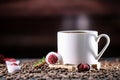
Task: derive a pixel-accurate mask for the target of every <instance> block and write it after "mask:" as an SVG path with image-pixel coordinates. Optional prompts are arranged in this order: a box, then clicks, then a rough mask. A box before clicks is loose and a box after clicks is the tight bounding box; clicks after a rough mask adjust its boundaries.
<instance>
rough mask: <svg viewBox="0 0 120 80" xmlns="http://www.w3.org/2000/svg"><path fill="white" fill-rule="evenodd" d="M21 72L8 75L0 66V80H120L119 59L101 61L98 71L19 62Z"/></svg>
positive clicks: (2, 66)
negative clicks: (69, 69)
mask: <svg viewBox="0 0 120 80" xmlns="http://www.w3.org/2000/svg"><path fill="white" fill-rule="evenodd" d="M20 61H21V64H20V65H21V70H20V71H16V72H14V73H8V71H7V68H6V65H5V64H0V80H41V79H42V80H43V79H44V80H80V79H83V80H84V79H89V80H98V79H101V80H103V79H105V80H106V79H107V80H113V79H114V80H120V59H119V58H117V59H101V60H100V62H101V69H100V70H89V71H83V72H78V71H68V70H67V69H66V68H57V69H56V68H52V69H51V68H49V66H48V64H46V63H45V64H44V65H42V66H41V67H39V68H34V67H33V64H35V63H36V62H37V61H39V59H30V60H26V59H24V60H20Z"/></svg>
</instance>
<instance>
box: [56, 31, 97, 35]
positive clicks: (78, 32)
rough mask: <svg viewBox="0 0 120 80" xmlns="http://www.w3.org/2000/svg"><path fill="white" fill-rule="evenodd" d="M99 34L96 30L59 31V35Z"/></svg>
mask: <svg viewBox="0 0 120 80" xmlns="http://www.w3.org/2000/svg"><path fill="white" fill-rule="evenodd" d="M82 32H83V33H98V31H95V30H63V31H58V33H77V34H80V33H82Z"/></svg>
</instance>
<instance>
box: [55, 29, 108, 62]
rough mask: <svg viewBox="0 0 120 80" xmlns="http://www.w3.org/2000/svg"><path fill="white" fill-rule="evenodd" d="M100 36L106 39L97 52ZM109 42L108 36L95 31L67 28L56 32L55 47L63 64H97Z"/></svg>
mask: <svg viewBox="0 0 120 80" xmlns="http://www.w3.org/2000/svg"><path fill="white" fill-rule="evenodd" d="M101 37H105V38H106V40H107V41H106V44H105V46H104V47H103V49H102V50H101V51H100V52H99V54H98V42H99V40H100V38H101ZM109 43H110V38H109V36H108V35H106V34H100V35H98V32H97V31H90V30H68V31H59V32H58V33H57V48H58V53H59V54H60V55H61V56H62V59H63V64H80V63H87V64H97V63H98V60H99V59H100V57H101V56H102V54H103V53H104V51H105V50H106V48H107V47H108V45H109Z"/></svg>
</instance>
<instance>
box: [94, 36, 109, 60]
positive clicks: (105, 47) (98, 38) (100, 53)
mask: <svg viewBox="0 0 120 80" xmlns="http://www.w3.org/2000/svg"><path fill="white" fill-rule="evenodd" d="M102 37H105V38H106V40H107V42H106V44H105V46H104V47H103V49H102V50H101V51H100V52H99V54H98V56H97V58H96V59H97V60H99V59H100V57H101V56H102V55H103V53H104V52H105V50H106V49H107V47H108V45H109V44H110V38H109V36H108V35H106V34H100V35H99V36H98V37H97V43H98V42H99V40H100V39H101V38H102Z"/></svg>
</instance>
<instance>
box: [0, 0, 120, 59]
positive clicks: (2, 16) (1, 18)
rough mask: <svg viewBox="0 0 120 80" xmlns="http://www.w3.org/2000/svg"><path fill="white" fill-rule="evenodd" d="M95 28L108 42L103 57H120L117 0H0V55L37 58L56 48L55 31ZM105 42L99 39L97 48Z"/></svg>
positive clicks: (118, 3) (119, 27)
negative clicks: (107, 36)
mask: <svg viewBox="0 0 120 80" xmlns="http://www.w3.org/2000/svg"><path fill="white" fill-rule="evenodd" d="M78 29H79V30H97V31H98V32H99V34H102V33H105V34H108V35H109V36H110V38H111V43H110V46H109V47H108V49H107V50H106V52H105V53H104V54H103V56H102V57H120V49H119V48H120V38H119V37H120V2H119V1H118V0H0V54H4V55H5V56H7V57H16V58H39V57H42V56H45V55H46V54H47V53H48V52H50V51H55V52H56V51H57V31H61V30H78ZM104 44H105V39H104V38H102V39H101V40H100V42H99V51H100V50H101V49H102V47H103V46H104Z"/></svg>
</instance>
